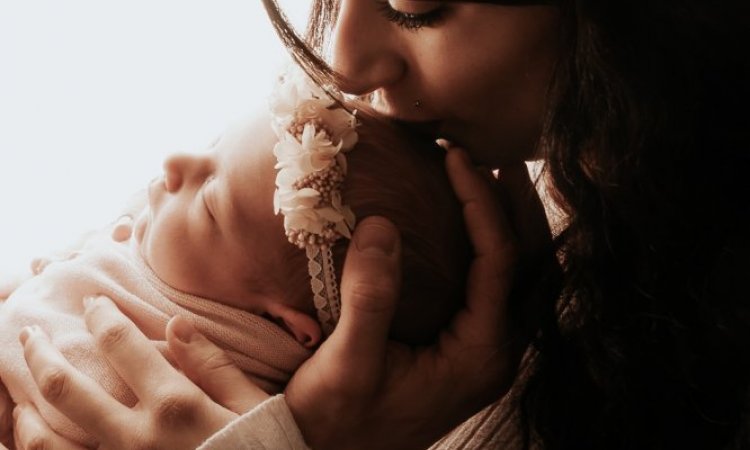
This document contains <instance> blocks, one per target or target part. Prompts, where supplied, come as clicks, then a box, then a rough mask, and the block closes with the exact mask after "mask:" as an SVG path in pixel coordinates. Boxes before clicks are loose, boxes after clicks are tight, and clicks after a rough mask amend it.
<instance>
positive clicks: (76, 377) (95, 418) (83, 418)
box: [20, 326, 131, 436]
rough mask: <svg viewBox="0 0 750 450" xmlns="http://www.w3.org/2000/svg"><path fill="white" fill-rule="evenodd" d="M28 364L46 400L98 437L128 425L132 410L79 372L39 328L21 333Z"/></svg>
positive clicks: (30, 328)
mask: <svg viewBox="0 0 750 450" xmlns="http://www.w3.org/2000/svg"><path fill="white" fill-rule="evenodd" d="M20 340H21V344H22V345H23V350H24V357H25V358H26V364H27V365H28V367H29V370H30V371H31V375H32V377H33V378H34V381H35V382H36V384H37V386H38V387H39V390H40V392H41V393H42V395H43V396H44V398H45V399H46V400H47V401H48V402H49V403H50V404H52V405H53V406H54V407H55V408H57V409H59V410H60V411H61V412H62V413H63V414H65V415H66V416H68V417H69V418H70V419H71V420H72V421H73V422H76V423H81V424H86V426H87V428H88V430H89V431H90V432H91V433H92V434H94V435H98V436H102V435H104V434H106V432H107V431H108V430H109V429H111V427H112V426H114V425H115V424H116V423H117V422H127V421H128V417H129V416H130V412H131V411H130V410H129V409H128V408H126V407H125V406H123V405H122V404H121V403H119V402H117V401H116V400H115V399H113V398H112V397H111V396H110V395H109V394H108V393H107V392H106V391H105V390H104V389H102V387H101V386H99V384H97V383H96V382H94V381H93V380H91V379H90V378H89V377H87V376H85V375H83V374H82V373H80V372H79V371H77V370H76V369H75V368H74V367H73V366H72V365H71V364H70V363H69V362H68V361H67V360H66V359H65V358H64V357H63V355H62V354H60V352H59V351H58V350H57V349H56V348H55V347H54V346H53V345H52V343H51V342H50V341H49V338H48V337H47V335H46V333H44V331H42V330H41V329H40V328H38V327H36V326H34V327H26V328H24V329H23V330H22V331H21V335H20Z"/></svg>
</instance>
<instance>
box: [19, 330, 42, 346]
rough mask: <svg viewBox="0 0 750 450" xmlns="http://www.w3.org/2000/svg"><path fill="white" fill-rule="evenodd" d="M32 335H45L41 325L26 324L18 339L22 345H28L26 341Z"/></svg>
mask: <svg viewBox="0 0 750 450" xmlns="http://www.w3.org/2000/svg"><path fill="white" fill-rule="evenodd" d="M32 335H37V336H39V335H44V332H43V331H42V329H41V328H39V325H31V326H26V327H23V328H22V329H21V332H20V333H19V334H18V340H19V341H21V345H26V341H28V340H29V338H30V337H31V336H32Z"/></svg>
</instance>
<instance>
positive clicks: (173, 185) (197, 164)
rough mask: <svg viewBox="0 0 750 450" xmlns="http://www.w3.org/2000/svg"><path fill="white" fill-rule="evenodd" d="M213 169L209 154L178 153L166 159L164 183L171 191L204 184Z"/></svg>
mask: <svg viewBox="0 0 750 450" xmlns="http://www.w3.org/2000/svg"><path fill="white" fill-rule="evenodd" d="M212 171H213V164H212V162H211V159H210V158H209V157H208V156H203V155H192V154H188V153H177V154H174V155H170V156H169V157H167V159H165V160H164V185H165V187H166V189H167V191H169V192H177V191H179V190H180V189H181V188H183V187H187V186H191V185H200V184H202V183H203V182H204V181H205V179H206V177H208V176H209V175H210V174H211V173H212Z"/></svg>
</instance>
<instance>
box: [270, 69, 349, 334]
mask: <svg viewBox="0 0 750 450" xmlns="http://www.w3.org/2000/svg"><path fill="white" fill-rule="evenodd" d="M336 95H338V92H337V91H335V90H334V89H329V88H328V87H326V89H323V88H321V87H320V86H318V85H316V84H315V83H314V82H313V81H312V80H311V79H310V78H309V77H308V76H307V75H306V74H305V73H304V72H303V71H302V69H300V68H299V67H297V66H291V67H290V68H289V69H288V70H286V71H285V73H284V74H283V75H281V76H280V77H279V79H278V83H277V86H276V89H275V92H274V95H273V96H272V97H271V100H270V110H271V114H272V116H273V118H272V126H273V129H274V132H275V133H276V136H277V137H278V139H279V141H278V143H277V144H276V146H275V147H274V151H273V153H274V155H275V156H276V160H277V164H276V169H277V170H278V173H277V175H276V191H275V193H274V199H273V201H274V210H275V212H276V214H279V213H281V214H283V215H284V230H285V231H286V236H287V238H288V239H289V242H290V243H292V244H294V245H296V246H298V247H299V248H300V249H302V250H305V253H306V255H307V258H308V272H309V274H310V285H311V288H312V292H313V301H314V303H315V308H316V310H317V312H318V321H319V322H320V324H321V327H322V329H323V332H324V333H325V334H326V335H330V334H331V332H333V329H334V327H335V326H336V323H337V322H338V319H339V315H340V312H341V299H340V297H339V290H338V283H337V282H336V271H335V268H334V265H333V254H332V252H331V246H332V245H333V244H334V243H335V242H336V241H338V240H339V239H341V238H342V237H344V238H348V239H351V231H352V230H353V229H354V224H355V217H354V213H353V212H352V210H351V208H350V207H349V206H347V205H344V204H343V203H342V199H341V185H342V183H343V181H344V178H345V177H346V171H347V165H346V156H345V153H346V152H348V151H349V150H351V149H352V148H354V145H355V144H356V143H357V139H358V136H357V132H356V130H355V129H356V127H357V118H356V115H355V114H356V111H355V114H353V113H350V112H349V111H347V110H345V109H344V108H342V107H340V106H339V105H340V104H339V102H338V101H337V99H336V98H335V97H334V96H336Z"/></svg>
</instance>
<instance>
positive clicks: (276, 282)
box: [0, 79, 470, 445]
mask: <svg viewBox="0 0 750 450" xmlns="http://www.w3.org/2000/svg"><path fill="white" fill-rule="evenodd" d="M280 92H281V93H282V95H279V96H277V97H276V100H275V102H274V103H273V104H274V106H273V108H272V110H273V113H274V114H273V117H271V118H269V117H266V116H264V115H260V116H259V117H257V118H256V119H253V120H252V121H250V122H249V123H245V124H242V125H240V126H237V127H235V128H232V129H230V130H229V131H228V132H226V133H225V134H224V135H223V136H222V137H221V138H220V139H219V140H218V141H217V142H215V143H214V144H213V146H212V147H211V149H210V151H209V152H208V153H206V154H201V155H187V154H183V155H176V156H172V157H170V158H168V159H167V160H166V161H165V164H164V175H163V176H162V177H159V178H157V179H155V180H153V181H152V182H151V183H150V185H149V186H148V190H147V191H148V194H147V195H148V206H147V207H145V208H144V209H143V210H142V211H141V212H140V214H138V215H137V217H136V218H135V221H134V223H133V225H132V227H127V228H123V227H113V228H110V229H107V230H105V231H104V232H102V233H99V234H97V235H95V236H94V237H92V238H90V239H89V241H88V242H87V243H86V245H85V246H84V247H83V248H81V249H80V250H79V251H78V252H77V253H76V255H75V256H74V257H72V258H69V259H66V260H61V261H57V262H52V263H50V264H49V265H47V266H46V267H44V269H43V270H41V271H40V272H41V273H39V274H38V275H36V276H35V277H33V278H32V279H30V280H28V281H27V282H25V283H24V284H22V285H21V286H20V287H19V288H18V289H17V290H15V292H13V294H12V295H10V297H9V298H8V299H7V300H6V301H5V303H4V304H2V305H1V306H0V330H2V332H0V377H2V381H3V383H4V384H5V386H6V387H7V388H8V391H9V392H10V394H11V396H12V397H13V399H14V401H16V402H22V401H28V400H31V401H33V402H34V403H35V404H36V405H37V406H38V407H39V410H40V412H41V413H42V415H43V416H44V418H45V419H46V420H47V421H48V423H50V425H51V426H52V427H53V428H54V429H55V430H56V431H57V432H59V433H60V434H62V435H64V436H66V437H68V438H71V439H74V440H76V441H78V442H80V443H82V444H84V445H93V444H94V442H92V440H91V438H90V437H89V436H88V435H87V434H86V433H85V432H83V430H81V429H80V428H78V427H76V426H75V425H73V424H72V423H70V422H69V421H68V420H67V419H66V418H65V417H63V416H62V415H60V414H59V413H57V412H56V411H55V410H54V409H53V408H51V407H49V405H47V404H46V402H45V401H44V399H43V398H42V397H41V395H40V393H39V392H38V390H37V388H36V386H35V385H34V384H33V382H32V381H31V376H30V374H29V373H28V370H27V369H26V367H25V364H24V363H23V352H22V349H21V346H20V344H19V343H18V340H17V336H18V334H19V332H20V330H21V328H23V327H24V326H27V325H34V324H35V325H38V326H40V327H41V328H43V329H44V330H45V331H46V332H47V333H48V334H49V335H50V337H51V339H52V341H53V343H54V344H55V345H56V346H57V347H58V348H59V349H60V350H61V351H62V353H63V354H64V355H65V356H66V357H67V358H68V359H69V360H70V361H71V363H72V364H74V365H75V366H76V367H78V369H79V370H81V371H83V372H84V373H86V374H88V375H89V376H91V377H92V378H93V379H95V380H97V381H98V382H99V383H100V384H102V385H103V386H104V387H105V388H106V389H107V390H108V391H110V392H111V393H112V395H113V396H114V397H115V398H117V399H118V400H120V401H121V402H123V403H124V404H126V405H133V404H134V403H135V402H136V398H135V397H134V395H133V394H132V392H130V391H129V390H128V389H127V387H126V386H125V385H124V384H123V383H122V382H121V380H120V379H119V378H118V376H117V374H116V373H115V372H114V371H113V370H112V368H111V367H110V366H108V365H107V363H106V360H105V358H103V357H102V356H101V355H99V354H98V352H97V349H96V346H95V345H94V342H93V341H92V338H91V336H90V335H89V334H88V333H87V332H86V327H85V324H84V322H83V318H82V315H83V305H82V299H83V298H84V297H85V296H89V295H96V294H104V295H107V296H109V297H110V298H112V300H113V301H114V302H115V303H116V304H117V305H118V307H119V308H120V309H121V310H122V311H123V312H124V313H125V314H126V315H128V316H129V317H130V318H131V319H132V320H133V321H134V322H135V323H136V325H138V327H139V328H140V329H141V330H142V331H143V332H144V334H145V335H146V336H148V337H149V338H150V339H152V340H153V341H154V343H155V345H157V346H159V347H160V348H165V346H164V328H165V325H166V323H167V321H168V320H169V319H170V318H171V317H172V316H174V315H176V314H180V315H183V316H184V317H186V318H188V319H189V320H190V321H191V322H192V323H193V324H194V325H195V327H196V328H197V329H199V330H200V331H201V332H202V333H204V334H205V335H206V336H207V337H209V338H210V339H211V340H212V341H214V342H215V343H216V344H218V345H219V346H221V347H222V348H224V349H225V350H226V351H227V353H228V355H229V356H230V357H231V358H232V359H233V360H234V361H235V362H236V363H237V364H238V365H239V366H240V367H241V368H242V369H243V370H244V371H245V372H246V373H247V375H248V376H249V377H251V378H252V379H253V381H254V382H256V383H257V384H259V385H260V386H261V387H262V388H263V389H265V390H266V391H268V392H269V393H274V392H279V391H280V390H282V389H283V387H284V385H285V383H286V382H287V381H288V379H289V377H290V376H291V374H292V373H293V372H294V371H295V370H296V368H297V367H299V365H300V364H301V363H302V362H303V361H304V360H305V359H306V358H307V357H309V356H310V354H311V352H312V351H313V349H314V348H315V347H316V346H317V345H318V344H319V343H320V342H321V340H322V339H324V337H325V335H327V334H329V333H330V332H331V330H332V328H333V327H334V326H335V322H336V319H337V316H338V308H339V299H338V289H337V280H338V279H340V274H341V269H342V266H343V263H344V257H345V252H346V246H347V244H348V240H347V239H346V237H347V236H348V235H349V233H350V232H351V229H352V228H353V225H354V218H355V217H356V218H357V219H362V218H364V217H366V216H369V215H381V216H385V217H387V218H389V219H390V220H391V221H393V222H394V223H395V224H396V226H397V227H398V228H399V230H400V231H401V233H402V242H403V299H402V301H401V302H400V304H399V307H398V310H397V312H396V315H395V318H394V322H393V326H392V329H391V335H392V337H393V338H394V339H398V340H401V341H403V342H406V343H411V344H421V343H426V342H430V341H431V340H432V339H434V337H435V335H436V334H437V333H438V331H439V330H440V329H441V328H443V327H444V326H445V324H446V323H447V321H448V320H449V319H450V317H452V315H453V313H454V312H455V311H456V309H457V308H458V306H459V305H458V301H459V299H461V298H462V293H463V280H464V278H465V272H466V270H467V267H468V262H469V256H470V247H469V244H468V240H467V238H466V235H465V231H464V229H463V224H462V222H461V212H460V206H459V205H458V203H457V202H456V201H450V200H445V199H451V198H453V197H452V195H451V187H450V185H449V183H448V180H447V177H446V175H445V174H444V171H443V167H442V154H441V152H440V151H439V149H438V148H437V147H436V146H435V145H434V144H431V143H426V142H423V141H421V140H419V139H417V138H416V137H413V136H411V135H409V134H407V133H405V132H404V131H402V130H400V129H399V128H398V127H397V126H395V125H393V124H390V123H388V122H386V121H384V120H382V119H380V118H378V117H376V116H375V115H373V114H370V113H368V112H367V111H366V110H363V109H360V110H359V111H358V113H357V116H356V118H354V117H352V115H351V114H350V113H349V112H347V111H345V110H344V109H343V108H342V107H341V106H340V105H338V104H336V103H335V102H333V101H331V100H328V98H327V96H326V94H325V93H324V92H322V91H320V90H318V89H317V88H316V87H314V86H309V85H307V84H305V83H301V84H300V83H299V79H297V80H291V81H290V80H287V82H286V86H285V87H284V89H282V91H280ZM348 106H349V108H351V107H352V105H348ZM316 108H317V109H316ZM360 108H361V106H360ZM355 123H356V124H357V126H356V127H355ZM355 144H356V145H355ZM352 148H353V150H351V151H348V150H350V149H352ZM310 150H313V151H312V153H310ZM295 152H296V153H295ZM305 152H307V153H305ZM302 160H304V161H303V162H301V161H302ZM308 163H309V164H308ZM308 165H309V167H308ZM306 167H307V169H309V170H308V171H307V173H306V174H302V175H300V174H301V173H302V172H304V171H305V170H306V169H305V168H306ZM300 171H302V172H300ZM277 213H278V214H277ZM284 230H286V232H285V231H284ZM290 242H291V244H290ZM292 244H293V245H292ZM167 356H168V355H167ZM144 370H145V369H144ZM144 375H146V374H145V373H144Z"/></svg>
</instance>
